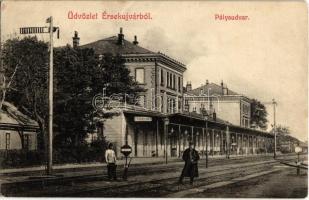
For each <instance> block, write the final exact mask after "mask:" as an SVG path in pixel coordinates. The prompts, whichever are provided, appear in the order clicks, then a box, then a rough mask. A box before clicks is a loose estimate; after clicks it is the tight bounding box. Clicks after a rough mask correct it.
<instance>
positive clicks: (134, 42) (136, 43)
mask: <svg viewBox="0 0 309 200" xmlns="http://www.w3.org/2000/svg"><path fill="white" fill-rule="evenodd" d="M133 44H134V45H138V41H137V36H136V35H134V41H133Z"/></svg>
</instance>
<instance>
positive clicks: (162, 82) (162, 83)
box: [161, 69, 164, 86]
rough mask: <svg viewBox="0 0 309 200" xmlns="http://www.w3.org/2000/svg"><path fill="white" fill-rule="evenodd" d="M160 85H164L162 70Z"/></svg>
mask: <svg viewBox="0 0 309 200" xmlns="http://www.w3.org/2000/svg"><path fill="white" fill-rule="evenodd" d="M161 85H162V86H163V85H164V73H163V69H161Z"/></svg>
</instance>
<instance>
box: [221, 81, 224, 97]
mask: <svg viewBox="0 0 309 200" xmlns="http://www.w3.org/2000/svg"><path fill="white" fill-rule="evenodd" d="M221 91H222V95H224V87H223V80H221Z"/></svg>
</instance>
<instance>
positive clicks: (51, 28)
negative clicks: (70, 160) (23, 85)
mask: <svg viewBox="0 0 309 200" xmlns="http://www.w3.org/2000/svg"><path fill="white" fill-rule="evenodd" d="M0 1H1V0H0ZM46 23H49V27H46V26H44V27H22V28H20V34H41V33H49V40H50V41H49V73H48V154H47V155H48V162H47V174H48V175H51V174H52V165H53V157H52V156H53V77H54V74H53V47H54V42H53V35H54V34H53V33H54V32H55V31H57V38H58V39H59V27H54V26H53V17H52V16H50V17H49V18H47V20H46Z"/></svg>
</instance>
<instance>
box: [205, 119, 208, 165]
mask: <svg viewBox="0 0 309 200" xmlns="http://www.w3.org/2000/svg"><path fill="white" fill-rule="evenodd" d="M205 129H206V168H208V148H207V146H208V124H207V117H205Z"/></svg>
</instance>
